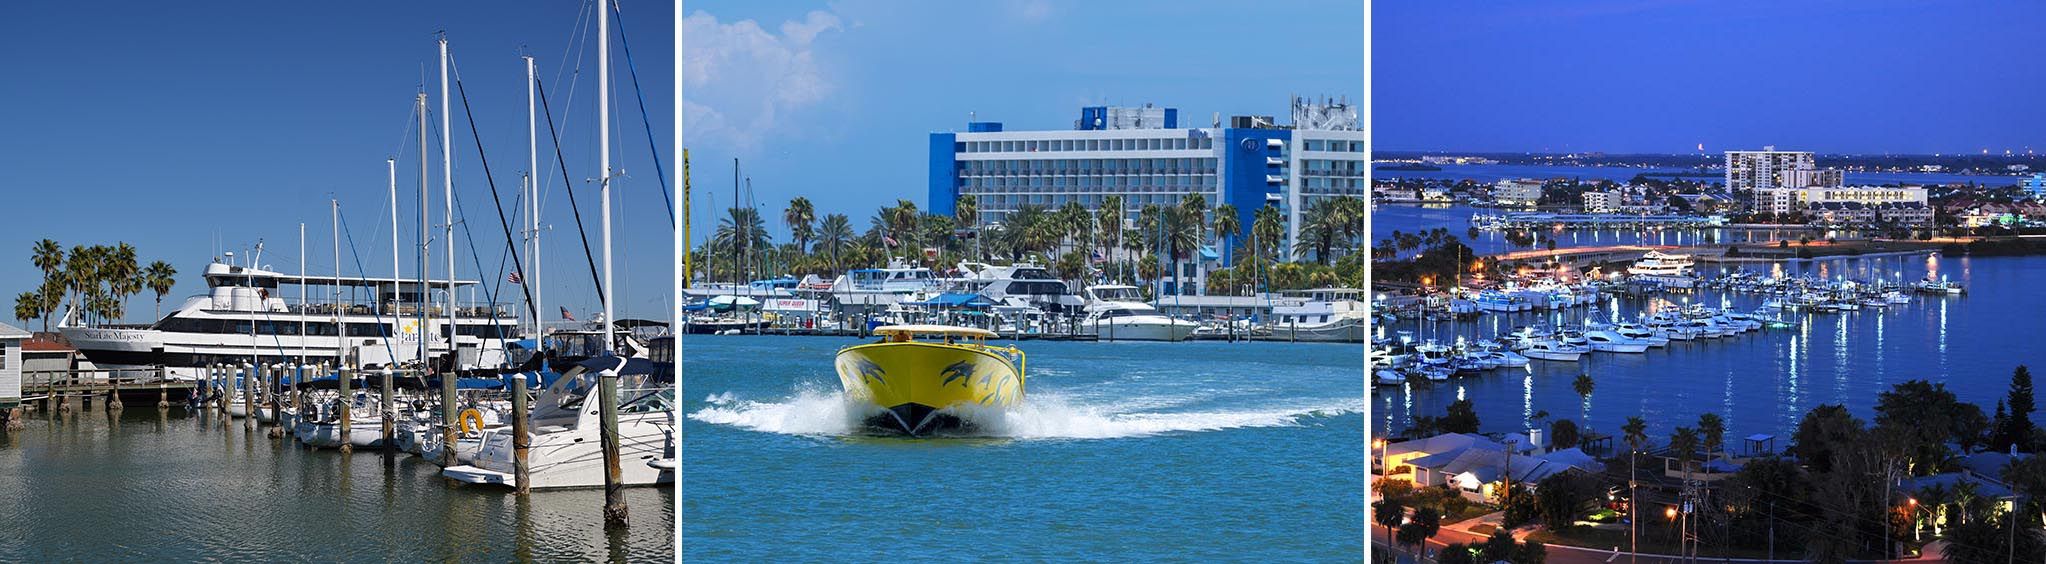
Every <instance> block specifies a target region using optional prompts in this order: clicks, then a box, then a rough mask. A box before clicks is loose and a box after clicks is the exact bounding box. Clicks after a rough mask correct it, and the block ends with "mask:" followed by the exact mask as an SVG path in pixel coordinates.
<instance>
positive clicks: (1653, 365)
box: [1372, 255, 2046, 436]
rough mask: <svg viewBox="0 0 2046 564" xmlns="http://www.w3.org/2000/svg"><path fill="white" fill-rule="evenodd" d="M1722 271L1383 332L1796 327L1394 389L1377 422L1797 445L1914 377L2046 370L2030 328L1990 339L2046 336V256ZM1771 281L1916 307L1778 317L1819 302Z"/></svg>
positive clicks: (1445, 336)
mask: <svg viewBox="0 0 2046 564" xmlns="http://www.w3.org/2000/svg"><path fill="white" fill-rule="evenodd" d="M1711 268H1712V269H1715V270H1717V269H1723V270H1720V274H1716V275H1715V274H1708V276H1707V278H1706V280H1708V283H1705V284H1701V285H1699V287H1697V288H1696V289H1695V290H1694V291H1692V292H1689V293H1686V294H1681V295H1664V296H1646V297H1628V296H1624V295H1619V294H1602V295H1601V296H1600V297H1599V299H1598V301H1597V302H1596V304H1595V306H1588V307H1581V308H1573V309H1566V310H1553V311H1527V312H1513V313H1496V314H1487V315H1483V316H1480V317H1477V318H1474V319H1464V320H1427V319H1414V320H1399V321H1396V322H1393V323H1389V324H1387V323H1381V324H1379V325H1378V327H1380V328H1383V331H1384V333H1383V337H1384V338H1386V339H1388V340H1396V339H1398V338H1399V335H1401V334H1402V333H1403V332H1405V333H1410V334H1412V335H1414V336H1415V339H1417V340H1419V341H1421V342H1425V341H1427V340H1434V341H1436V342H1438V343H1442V344H1444V345H1448V344H1452V343H1454V342H1456V341H1457V340H1458V339H1463V340H1465V341H1466V342H1473V343H1475V342H1479V341H1484V340H1488V339H1493V338H1496V337H1497V336H1502V335H1508V334H1510V333H1512V332H1513V331H1514V330H1515V329H1516V328H1520V327H1527V326H1537V325H1547V326H1549V327H1566V326H1572V325H1575V326H1579V327H1583V326H1587V325H1588V324H1593V323H1609V324H1612V323H1621V322H1626V321H1632V320H1635V319H1637V316H1638V315H1639V314H1641V313H1643V312H1646V311H1649V310H1651V309H1656V308H1659V307H1669V306H1672V305H1674V306H1675V307H1676V309H1679V310H1681V309H1684V308H1688V307H1694V306H1695V307H1712V308H1720V309H1723V310H1725V311H1728V312H1735V313H1754V312H1757V311H1758V310H1760V311H1761V312H1762V313H1763V314H1765V315H1772V314H1773V315H1777V316H1781V317H1780V320H1781V321H1780V322H1772V323H1770V325H1775V327H1765V328H1762V329H1759V330H1755V331H1752V332H1748V333H1744V334H1741V335H1738V336H1730V337H1726V338H1718V339H1698V340H1690V341H1685V340H1676V339H1672V340H1671V341H1670V342H1669V343H1668V345H1667V346H1666V347H1656V348H1651V349H1649V350H1646V351H1645V352H1644V353H1641V354H1616V353H1603V352H1593V353H1588V354H1585V355H1583V357H1582V359H1581V360H1580V361H1577V362H1554V361H1535V362H1531V363H1529V364H1528V365H1527V366H1525V367H1518V368H1501V369H1497V370H1489V371H1485V372H1483V373H1480V374H1475V375H1472V376H1470V377H1467V378H1451V379H1447V380H1446V381H1440V382H1435V383H1433V384H1432V385H1428V384H1420V385H1416V384H1412V383H1408V382H1402V383H1399V384H1396V385H1391V386H1384V387H1379V388H1378V389H1377V390H1376V391H1374V392H1373V396H1374V402H1375V407H1376V409H1377V413H1378V419H1377V420H1376V421H1374V422H1373V424H1372V429H1373V432H1375V433H1376V432H1384V433H1394V434H1396V433H1398V432H1399V431H1400V430H1401V429H1404V428H1405V427H1406V425H1407V424H1409V422H1411V421H1412V417H1414V416H1416V415H1432V414H1436V413H1440V412H1441V410H1442V406H1444V405H1447V403H1448V402H1449V401H1452V400H1454V399H1460V398H1461V399H1470V400H1472V401H1473V402H1475V403H1477V404H1478V405H1480V406H1485V408H1486V409H1487V411H1485V413H1486V414H1488V415H1490V417H1488V418H1486V419H1485V420H1484V426H1485V428H1486V429H1487V430H1493V431H1502V432H1504V431H1525V430H1526V429H1528V428H1533V427H1535V426H1537V425H1538V424H1539V423H1540V421H1541V420H1542V419H1545V418H1543V417H1538V415H1539V414H1543V413H1546V414H1547V418H1570V419H1575V420H1578V421H1579V423H1580V425H1584V426H1586V427H1588V428H1592V429H1598V430H1600V431H1601V432H1607V433H1611V432H1613V431H1615V430H1616V429H1617V427H1618V426H1619V425H1620V424H1621V423H1623V422H1624V419H1625V418H1626V417H1627V416H1632V415H1639V416H1642V417H1643V418H1644V419H1646V420H1647V421H1649V422H1650V427H1651V428H1650V433H1651V434H1654V433H1667V432H1668V427H1667V426H1668V425H1670V424H1671V423H1669V422H1671V421H1678V422H1680V421H1684V420H1686V419H1688V418H1690V417H1692V416H1694V415H1695V412H1697V411H1701V410H1705V409H1710V410H1711V411H1714V412H1717V413H1720V414H1721V415H1722V417H1724V418H1725V420H1726V425H1727V429H1728V430H1729V433H1738V434H1747V433H1768V434H1774V435H1777V436H1788V435H1789V433H1790V432H1791V431H1792V430H1793V429H1794V427H1795V426H1796V424H1797V421H1798V418H1800V417H1802V416H1803V414H1804V412H1805V411H1807V410H1809V409H1811V408H1812V407H1813V406H1815V405H1818V404H1821V403H1841V404H1844V405H1847V406H1848V407H1849V408H1850V409H1852V410H1853V411H1854V412H1856V413H1860V414H1864V416H1865V414H1867V413H1868V409H1869V408H1870V406H1871V405H1872V404H1871V402H1872V401H1873V399H1874V393H1873V392H1874V391H1877V390H1880V389H1883V388H1886V387H1887V386H1888V385H1889V384H1891V383H1894V382H1898V381H1902V380H1904V379H1909V378H1918V377H1926V376H1931V375H1936V374H1952V375H1955V377H1953V378H1951V379H1948V380H1946V381H1945V382H1946V384H1947V387H1948V388H1949V389H1952V390H1954V391H1955V393H1956V394H1957V395H1959V396H1960V397H1961V398H1963V399H1964V400H1966V401H1971V402H1977V403H1994V402H1995V401H1996V396H1997V395H1999V394H2001V393H2002V391H2003V381H2002V378H2001V377H2002V376H2004V375H2007V374H2008V373H2009V371H2010V370H2011V368H2012V367H2015V366H2017V365H2033V366H2038V365H2041V364H2040V363H2042V362H2046V357H2038V356H2036V355H2034V354H2033V353H2031V352H2028V351H2031V350H2033V349H2031V348H2030V347H2026V346H2023V345H2022V344H2020V343H2019V342H2017V341H2016V340H2021V339H2023V337H2022V336H2021V335H2020V334H2021V333H2022V331H2019V332H2006V331H2000V330H1996V329H1990V328H2001V327H2010V328H2022V327H2032V326H2036V325H2037V324H2038V320H2036V319H2034V318H2033V316H2032V313H2033V312H2036V311H2040V310H2041V309H2040V308H2042V307H2046V304H2042V303H2039V302H2038V297H2037V295H2036V293H2034V292H2031V291H2029V289H2028V286H2027V284H2026V282H2025V281H2026V280H2030V279H2033V278H2034V277H2037V276H2041V275H2046V259H2041V258H2038V257H1944V256H1939V255H1927V256H1914V257H1880V258H1840V259H1834V260H1826V261H1813V262H1810V263H1805V264H1776V265H1766V266H1755V265H1747V266H1740V267H1711ZM1725 273H1743V274H1741V275H1739V276H1724V274H1725ZM1767 279H1775V280H1779V281H1781V280H1805V281H1807V282H1809V281H1816V280H1827V281H1835V282H1834V283H1836V284H1837V283H1838V282H1837V281H1838V280H1841V279H1849V280H1864V281H1874V280H1883V281H1887V282H1888V283H1889V284H1891V285H1892V287H1894V288H1904V290H1902V291H1900V292H1899V293H1898V294H1897V295H1895V296H1892V297H1893V298H1896V297H1901V298H1903V299H1904V300H1906V301H1903V302H1901V303H1886V304H1884V305H1883V306H1861V307H1857V308H1854V309H1846V310H1843V309H1841V308H1838V307H1834V308H1821V307H1816V305H1814V306H1810V307H1802V308H1800V307H1798V306H1792V307H1791V308H1790V309H1782V310H1777V309H1771V308H1765V305H1766V304H1768V303H1769V302H1771V301H1777V302H1787V301H1794V300H1795V298H1791V299H1790V300H1786V298H1785V297H1786V296H1803V295H1805V293H1804V292H1801V291H1800V292H1794V293H1793V292H1788V291H1787V290H1780V289H1779V290H1770V289H1768V287H1769V286H1771V284H1765V283H1762V282H1759V281H1761V280H1767ZM1740 280H1747V281H1750V282H1749V283H1747V284H1743V283H1741V282H1738V281H1740ZM1923 280H1933V281H1942V280H1944V281H1947V284H1949V285H1952V286H1958V287H1964V288H1965V289H1966V293H1965V294H1948V293H1947V292H1946V291H1944V290H1942V291H1939V292H1937V293H1933V292H1930V291H1924V292H1914V291H1911V290H1910V289H1909V288H1910V287H1912V286H1913V285H1914V284H1915V283H1916V282H1917V281H1923ZM1775 285H1776V286H1782V283H1778V284H1775ZM1885 301H1888V300H1885ZM2014 339H2015V340H2014ZM1579 374H1589V375H1591V376H1592V378H1593V379H1594V381H1596V382H1597V388H1596V391H1595V392H1593V393H1591V394H1590V395H1589V396H1580V395H1578V394H1577V393H1576V391H1574V390H1573V389H1572V380H1573V378H1575V377H1576V376H1577V375H1579Z"/></svg>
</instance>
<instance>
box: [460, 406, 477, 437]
mask: <svg viewBox="0 0 2046 564" xmlns="http://www.w3.org/2000/svg"><path fill="white" fill-rule="evenodd" d="M455 430H456V431H460V432H461V433H462V434H464V435H467V434H469V433H474V432H477V431H481V430H483V412H481V411H477V410H476V408H473V407H471V408H468V409H464V410H462V414H461V415H460V416H457V417H455Z"/></svg>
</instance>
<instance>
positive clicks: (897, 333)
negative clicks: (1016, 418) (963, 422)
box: [834, 325, 1024, 435]
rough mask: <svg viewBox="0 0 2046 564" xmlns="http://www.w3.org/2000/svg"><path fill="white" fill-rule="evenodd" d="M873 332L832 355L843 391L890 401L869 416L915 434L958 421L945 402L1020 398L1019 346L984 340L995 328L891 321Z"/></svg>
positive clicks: (1002, 403) (995, 403)
mask: <svg viewBox="0 0 2046 564" xmlns="http://www.w3.org/2000/svg"><path fill="white" fill-rule="evenodd" d="M874 334H876V335H880V336H881V342H879V343H868V344H863V345H853V346H850V347H846V348H843V349H839V351H838V358H837V361H836V362H835V363H834V365H835V366H836V367H837V369H838V381H839V383H840V384H842V385H844V386H845V393H846V395H848V396H851V397H855V398H860V399H864V400H867V401H870V402H873V404H874V405H876V406H879V407H882V408H885V409H887V412H885V413H882V414H879V415H877V416H875V418H874V419H875V420H870V423H874V424H877V425H878V426H881V427H886V428H891V429H896V430H900V431H902V432H904V433H908V434H910V435H919V434H922V433H924V432H925V431H928V430H931V429H935V428H939V427H944V426H945V424H944V422H946V421H947V420H949V421H952V422H956V421H957V417H956V416H950V415H949V414H946V413H943V412H942V410H944V409H946V408H950V407H957V406H987V407H997V408H999V407H1007V406H1009V405H1012V404H1014V403H1016V402H1017V401H1020V400H1022V399H1023V381H1024V374H1023V366H1024V359H1023V351H1020V350H1016V348H1015V347H992V346H988V345H987V344H986V343H985V340H986V339H988V338H989V337H996V336H997V335H995V334H994V333H993V332H990V331H986V330H981V329H973V328H969V327H953V326H948V325H888V326H883V327H878V328H875V329H874ZM918 337H922V338H923V339H924V340H917V338H918ZM876 420H878V421H876Z"/></svg>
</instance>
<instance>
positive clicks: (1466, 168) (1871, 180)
mask: <svg viewBox="0 0 2046 564" xmlns="http://www.w3.org/2000/svg"><path fill="white" fill-rule="evenodd" d="M1439 166H1441V167H1442V170H1374V171H1372V172H1371V177H1372V178H1429V179H1439V180H1463V179H1466V178H1468V179H1471V180H1475V181H1478V182H1486V183H1490V182H1497V181H1500V180H1505V179H1508V178H1534V179H1550V178H1581V179H1584V180H1612V181H1615V182H1626V181H1628V180H1631V179H1633V178H1634V177H1635V176H1636V175H1640V174H1647V173H1658V172H1659V173H1671V172H1690V171H1688V170H1681V169H1674V168H1632V167H1612V166H1549V165H1439ZM1845 174H1846V182H1847V183H1848V184H1850V185H1854V184H1947V183H1954V182H1958V183H1964V184H1965V183H1969V182H1973V183H1975V184H1977V185H1982V186H2012V185H2015V184H2017V183H2018V182H2019V181H2020V180H2022V179H2023V178H2025V177H2023V176H1989V175H1979V174H1951V173H1941V172H1847V173H1845ZM2028 176H2029V175H2028ZM1661 178H1663V179H1665V180H1667V179H1670V178H1671V177H1667V176H1665V177H1661ZM1680 178H1681V179H1683V180H1687V181H1692V182H1696V181H1700V180H1702V181H1705V182H1720V183H1723V182H1725V181H1726V176H1725V174H1724V173H1718V174H1714V175H1712V176H1704V177H1698V176H1684V177H1680Z"/></svg>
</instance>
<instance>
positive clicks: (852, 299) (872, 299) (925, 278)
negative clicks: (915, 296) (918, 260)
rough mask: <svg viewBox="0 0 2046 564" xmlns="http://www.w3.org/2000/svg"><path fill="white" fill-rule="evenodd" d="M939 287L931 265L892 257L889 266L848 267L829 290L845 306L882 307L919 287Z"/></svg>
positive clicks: (920, 288) (928, 289) (877, 308)
mask: <svg viewBox="0 0 2046 564" xmlns="http://www.w3.org/2000/svg"><path fill="white" fill-rule="evenodd" d="M937 289H938V279H937V277H935V276H933V275H932V274H931V269H929V268H924V267H921V266H914V265H911V264H909V263H907V262H903V261H902V260H900V259H890V260H889V261H888V267H887V268H860V269H854V270H848V271H846V273H845V274H840V275H838V278H835V279H833V280H832V281H831V287H830V288H829V289H827V290H825V291H826V292H828V293H829V294H830V295H831V298H832V299H833V300H836V301H837V302H838V303H839V304H840V305H841V306H845V307H850V308H857V309H865V310H869V311H879V310H884V309H887V308H888V306H890V305H894V304H896V303H898V302H901V301H902V300H903V298H904V297H907V296H908V295H909V294H912V293H915V292H919V291H934V290H937Z"/></svg>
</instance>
